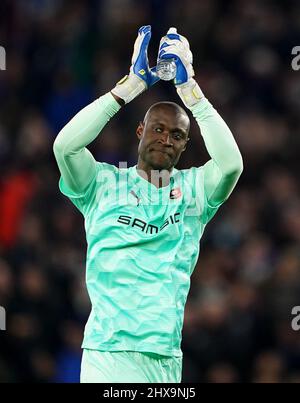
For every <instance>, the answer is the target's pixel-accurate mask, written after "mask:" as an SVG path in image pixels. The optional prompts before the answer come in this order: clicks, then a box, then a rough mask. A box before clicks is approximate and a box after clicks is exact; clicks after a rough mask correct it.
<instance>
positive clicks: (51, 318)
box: [0, 0, 300, 382]
mask: <svg viewBox="0 0 300 403" xmlns="http://www.w3.org/2000/svg"><path fill="white" fill-rule="evenodd" d="M146 24H151V25H152V31H153V35H152V40H151V44H150V49H149V58H150V62H151V64H154V63H155V59H156V51H157V47H158V43H159V40H160V37H161V36H162V35H163V34H165V32H166V31H167V29H168V28H169V27H170V26H175V27H177V28H178V31H179V32H180V33H181V34H183V35H184V36H186V37H187V38H188V39H189V41H190V45H191V49H192V51H193V54H194V68H195V73H196V79H197V81H198V82H199V84H200V86H201V88H202V90H203V92H204V93H205V94H206V96H207V98H209V100H210V101H211V102H212V103H213V105H214V106H215V107H216V109H217V110H218V111H219V112H220V113H221V115H222V116H223V118H224V119H225V121H226V122H227V124H228V125H229V127H230V128H231V130H232V132H233V134H234V136H235V138H236V141H237V143H238V145H239V147H240V150H241V153H242V155H243V159H244V172H243V174H242V176H241V178H240V181H239V183H238V185H237V187H236V189H235V191H234V192H233V194H232V195H231V197H230V198H229V199H228V201H227V202H226V203H225V204H224V205H223V206H222V207H221V208H220V210H219V212H218V214H217V215H216V216H215V217H214V218H213V220H212V221H211V222H210V223H209V224H208V226H207V228H206V231H205V233H204V237H203V239H202V241H201V251H200V258H199V261H198V264H197V266H196V268H195V271H194V273H193V275H192V286H191V290H190V295H189V299H188V302H187V305H186V310H185V322H184V331H183V343H182V348H183V352H184V371H183V381H186V382H300V331H298V332H297V331H295V330H293V329H292V327H291V321H292V319H293V317H292V315H291V311H292V308H293V307H294V306H299V305H300V188H299V185H300V183H299V172H300V159H299V151H300V147H299V146H300V114H299V108H300V70H299V71H294V70H293V69H292V67H291V61H292V57H293V56H292V55H291V52H292V48H293V47H294V46H297V45H298V46H299V45H300V3H299V2H298V1H297V0H294V1H284V2H278V1H275V0H273V1H264V0H260V1H257V0H253V1H248V0H236V1H230V2H228V1H225V0H223V1H221V0H218V1H217V0H201V1H196V0H185V1H184V2H182V1H180V0H172V1H171V0H164V1H158V0H153V1H150V0H148V1H146V0H145V1H137V0H102V1H101V0H91V1H84V0H74V1H71V0H69V1H67V0H13V1H9V0H2V1H1V3H0V45H1V46H4V47H5V49H6V54H7V61H6V67H7V69H6V71H0V102H1V109H0V166H1V171H0V305H1V306H3V307H5V309H6V314H7V324H6V331H0V381H2V382H3V381H7V382H19V381H21V382H78V380H79V370H80V359H81V348H80V344H81V340H82V334H83V329H84V325H85V322H86V320H87V317H88V314H89V310H90V302H89V299H88V296H87V293H86V288H85V278H84V277H85V253H86V241H85V234H84V227H83V218H82V216H81V215H80V213H79V212H78V211H76V209H75V207H74V206H73V205H72V204H71V203H70V201H68V200H67V199H66V198H65V197H64V196H62V195H61V194H60V193H59V190H58V179H59V171H58V168H57V165H56V162H55V160H54V156H53V152H52V144H53V141H54V139H55V137H56V135H57V134H58V132H59V130H60V129H61V128H62V127H63V126H64V125H65V124H66V123H67V122H68V120H69V119H70V118H71V117H72V116H73V115H74V114H75V113H76V112H78V111H79V110H80V109H81V108H82V107H84V106H85V105H87V104H88V103H90V102H92V101H93V100H94V99H95V98H96V97H98V96H100V95H102V94H104V93H106V92H107V91H109V90H110V89H111V88H112V87H113V86H114V85H115V83H116V82H117V81H118V80H119V79H120V78H121V77H123V76H124V75H125V74H127V72H128V69H129V66H130V60H131V54H132V48H133V43H134V40H135V37H136V34H137V29H138V28H139V27H140V26H141V25H146ZM159 100H172V101H175V102H178V103H180V100H179V99H178V98H177V94H176V91H175V90H174V88H173V86H172V85H171V84H170V83H165V82H163V83H162V82H161V83H158V84H156V86H155V87H153V88H152V89H151V90H149V91H148V92H146V93H145V94H143V95H141V96H140V97H139V98H137V99H135V100H134V101H133V102H132V103H131V104H129V105H127V106H126V107H124V108H122V110H121V111H120V112H119V113H118V115H116V116H115V117H114V118H113V120H112V121H111V122H110V123H109V125H108V126H107V127H106V128H105V129H104V130H103V132H102V134H101V135H100V136H99V137H98V138H97V140H95V141H94V142H93V144H92V145H91V146H90V147H89V148H90V150H91V151H92V152H93V154H94V156H95V158H96V159H97V160H99V161H105V162H108V163H112V164H115V165H118V163H119V161H127V162H128V165H129V166H130V165H133V164H135V163H136V158H137V144H138V143H137V138H136V135H135V129H136V126H137V124H138V122H139V121H140V120H142V119H143V116H144V113H145V111H146V110H147V108H148V107H149V106H150V105H151V104H152V103H153V102H156V101H159ZM191 138H192V140H191V141H190V144H189V148H188V150H187V151H186V152H185V153H184V154H183V156H182V159H181V161H180V163H179V165H178V168H189V167H191V166H200V165H202V164H204V163H205V162H206V161H207V160H208V158H209V156H208V154H207V152H206V150H205V147H204V143H203V140H202V138H201V135H200V132H199V129H198V127H197V125H196V124H195V122H193V123H192V127H191Z"/></svg>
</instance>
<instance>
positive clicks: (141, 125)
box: [136, 122, 144, 140]
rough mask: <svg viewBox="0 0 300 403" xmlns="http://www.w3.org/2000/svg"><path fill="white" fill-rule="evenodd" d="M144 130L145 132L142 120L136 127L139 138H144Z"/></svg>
mask: <svg viewBox="0 0 300 403" xmlns="http://www.w3.org/2000/svg"><path fill="white" fill-rule="evenodd" d="M143 132H144V124H143V123H142V122H140V123H139V125H138V127H137V129H136V135H137V137H138V139H139V140H140V139H141V138H142V136H143Z"/></svg>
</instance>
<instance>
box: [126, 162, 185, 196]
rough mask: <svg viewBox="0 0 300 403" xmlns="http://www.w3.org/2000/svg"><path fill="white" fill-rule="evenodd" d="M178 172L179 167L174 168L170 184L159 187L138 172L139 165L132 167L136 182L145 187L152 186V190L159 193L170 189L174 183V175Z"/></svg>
mask: <svg viewBox="0 0 300 403" xmlns="http://www.w3.org/2000/svg"><path fill="white" fill-rule="evenodd" d="M176 173H177V169H176V168H173V169H172V172H171V176H170V183H169V184H168V186H163V187H161V188H157V187H156V186H155V185H153V184H152V183H151V182H149V181H147V180H146V179H144V178H143V177H142V176H141V175H140V174H139V173H138V172H137V165H134V166H133V167H131V174H132V176H133V178H134V180H135V183H136V184H137V185H139V186H140V187H142V188H143V189H149V188H151V189H152V190H154V191H156V192H158V193H164V192H165V191H168V192H169V191H170V189H172V187H173V185H174V181H175V178H174V176H175V175H176Z"/></svg>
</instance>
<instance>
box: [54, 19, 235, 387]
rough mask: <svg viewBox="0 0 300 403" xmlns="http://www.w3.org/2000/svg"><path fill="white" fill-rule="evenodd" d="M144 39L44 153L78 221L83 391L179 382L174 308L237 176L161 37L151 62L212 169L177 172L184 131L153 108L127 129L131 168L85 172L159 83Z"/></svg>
mask: <svg viewBox="0 0 300 403" xmlns="http://www.w3.org/2000/svg"><path fill="white" fill-rule="evenodd" d="M150 37H151V27H150V26H145V27H142V28H140V29H139V32H138V37H137V39H136V42H135V45H134V52H133V57H132V65H131V68H130V73H129V75H128V76H126V77H125V78H124V79H123V80H121V81H120V82H119V83H118V84H117V85H116V86H115V88H113V89H112V90H111V91H110V92H108V93H107V94H105V95H103V96H101V97H100V98H98V99H96V100H95V101H94V102H93V103H91V104H90V105H88V106H86V107H85V108H84V109H83V110H81V111H80V112H79V113H78V114H77V115H76V116H75V117H74V118H73V119H72V120H71V121H70V122H69V123H68V124H67V125H66V126H65V127H64V128H63V129H62V130H61V132H60V133H59V134H58V136H57V138H56V140H55V142H54V154H55V157H56V161H57V164H58V167H59V170H60V173H61V178H60V181H59V187H60V190H61V192H62V193H63V194H64V195H66V196H67V197H68V198H69V199H70V200H71V201H72V202H73V203H74V205H75V206H76V207H77V208H78V209H79V211H80V212H81V213H82V214H83V216H84V219H85V230H86V239H87V260H86V283H87V289H88V293H89V297H90V299H91V304H92V309H91V313H90V316H89V319H88V322H87V324H86V327H85V332H84V340H83V344H82V348H83V356H82V364H81V382H107V383H111V382H139V383H147V382H159V383H161V382H166V383H168V382H176V383H177V382H180V381H181V372H182V352H181V348H180V345H181V333H182V325H183V317H184V307H185V303H186V299H187V295H188V292H189V287H190V276H191V274H192V272H193V269H194V267H195V265H196V262H197V259H198V255H199V241H200V239H201V236H202V234H203V231H204V228H205V226H206V224H207V223H208V222H209V220H210V219H211V218H212V217H213V216H214V214H215V213H216V211H217V210H218V208H219V207H220V205H221V204H222V203H223V202H224V201H225V200H226V199H227V198H228V197H229V195H230V194H231V192H232V190H233V188H234V187H235V185H236V183H237V181H238V178H239V176H240V175H241V172H242V170H243V162H242V157H241V154H240V152H239V149H238V147H237V144H236V142H235V140H234V138H233V135H232V133H231V131H230V130H229V128H228V126H227V125H226V123H225V122H224V120H223V119H222V118H221V117H220V115H219V114H218V112H217V111H216V110H215V109H214V108H213V106H212V105H211V104H210V102H209V101H208V100H207V99H206V98H205V96H204V95H203V93H202V91H201V89H200V88H199V86H198V84H197V82H196V81H195V79H194V78H193V76H194V71H193V67H192V53H191V51H190V48H189V43H188V41H187V39H186V38H184V37H183V36H181V35H179V34H178V33H177V32H176V29H174V28H172V29H170V30H169V31H168V33H167V35H166V36H164V37H163V38H162V40H161V42H160V48H159V58H166V59H168V58H172V59H174V60H175V63H176V77H175V79H174V85H175V87H176V90H177V93H178V95H179V97H180V98H181V100H182V102H183V103H184V105H185V106H186V107H187V108H188V109H189V110H190V111H191V113H192V114H193V116H194V118H195V119H196V121H197V123H198V125H199V127H200V128H201V134H202V137H203V139H204V143H205V146H206V148H207V151H208V153H209V155H210V160H209V161H208V162H207V163H206V164H205V165H203V166H200V167H192V168H190V169H184V170H177V169H176V168H175V165H176V164H177V162H178V160H179V158H180V155H181V153H182V152H183V151H184V150H185V149H186V146H187V142H188V140H189V137H188V135H189V127H190V122H189V118H188V116H187V114H186V112H185V111H184V109H183V108H182V107H181V106H179V105H177V104H175V103H172V102H159V103H157V104H154V105H152V106H151V107H150V109H149V110H148V111H147V113H146V115H145V118H144V120H143V122H141V123H140V124H139V125H138V127H137V130H136V134H137V137H138V140H139V146H138V161H137V165H136V166H133V167H130V168H126V169H119V168H117V167H115V166H113V165H110V164H107V163H105V162H97V161H95V159H94V157H93V155H92V154H91V153H90V151H89V150H88V149H87V148H86V147H87V146H88V144H90V143H91V142H92V141H93V140H94V139H95V138H96V137H97V136H98V134H99V133H100V132H101V130H102V129H103V127H104V126H105V125H106V124H107V123H108V121H109V120H110V119H111V118H112V117H113V116H114V115H115V114H116V113H117V112H118V111H119V109H120V108H121V107H122V106H123V105H125V104H127V103H128V102H130V101H131V100H133V99H134V98H135V97H137V96H138V95H139V94H141V93H142V92H144V91H145V90H146V89H148V88H149V87H151V86H152V85H153V84H155V83H156V82H157V81H158V77H157V75H156V73H155V68H154V69H150V68H149V66H148V57H147V48H148V44H149V41H150ZM124 135H127V133H124Z"/></svg>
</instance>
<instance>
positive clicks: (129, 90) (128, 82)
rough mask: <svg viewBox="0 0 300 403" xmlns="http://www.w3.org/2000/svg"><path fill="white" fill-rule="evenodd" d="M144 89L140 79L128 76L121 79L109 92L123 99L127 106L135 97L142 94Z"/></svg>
mask: <svg viewBox="0 0 300 403" xmlns="http://www.w3.org/2000/svg"><path fill="white" fill-rule="evenodd" d="M146 88H147V85H146V83H145V81H143V80H142V79H140V78H139V77H138V76H136V75H135V74H129V75H127V76H125V77H123V78H122V79H121V80H120V81H119V82H118V83H117V84H116V86H115V87H114V88H113V89H112V90H111V92H112V93H113V94H114V95H116V96H118V97H119V98H121V99H123V101H124V102H125V104H128V103H129V102H130V101H132V100H133V99H134V98H135V97H137V96H138V95H139V94H141V93H142V92H144V91H145V90H146Z"/></svg>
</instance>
